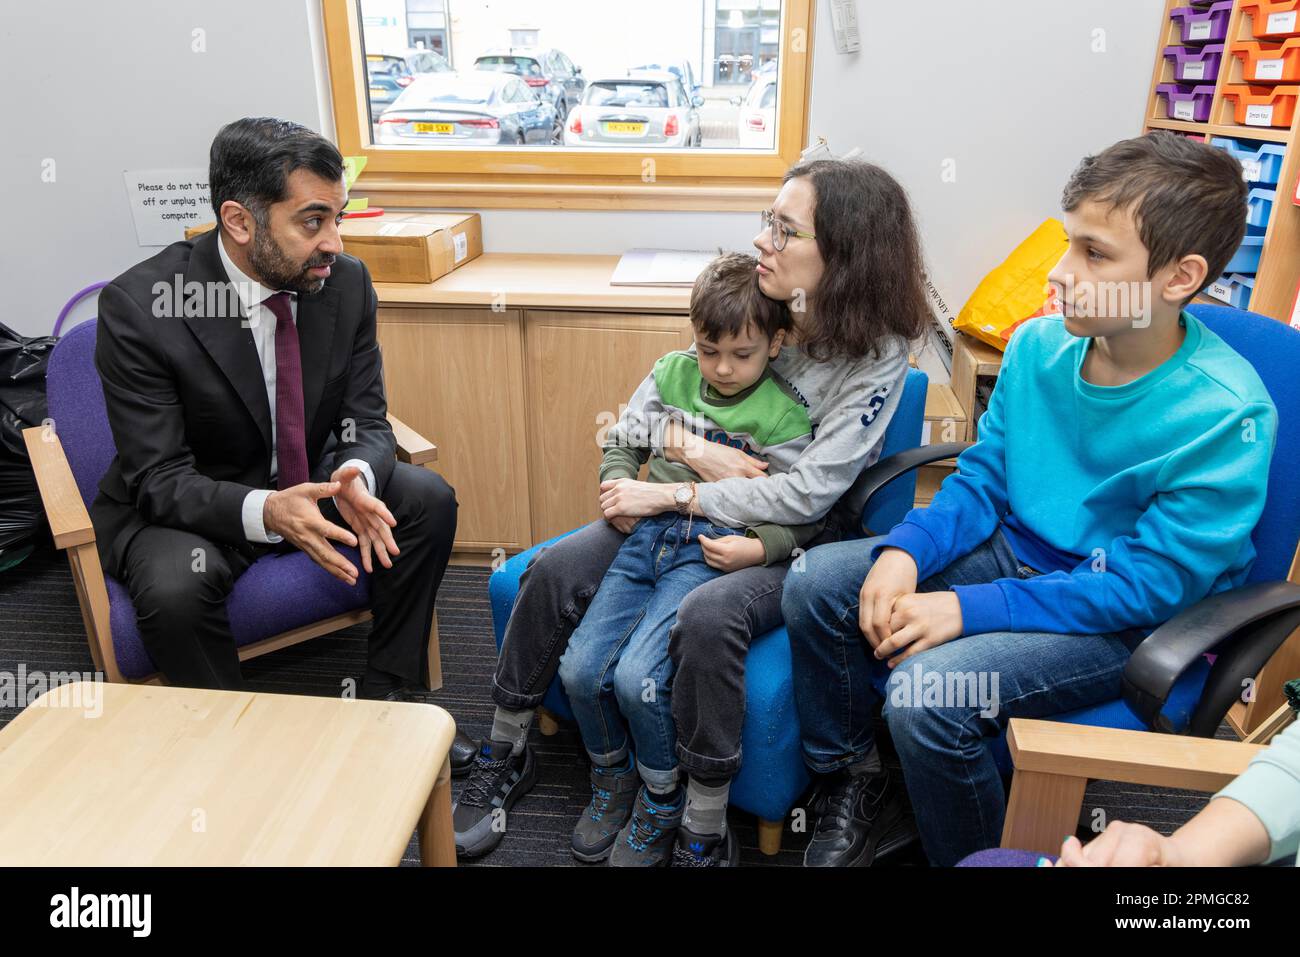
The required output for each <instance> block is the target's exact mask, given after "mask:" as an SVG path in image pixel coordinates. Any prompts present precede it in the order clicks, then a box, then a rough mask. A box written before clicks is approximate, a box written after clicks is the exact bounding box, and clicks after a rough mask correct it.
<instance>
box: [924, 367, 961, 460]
mask: <svg viewBox="0 0 1300 957" xmlns="http://www.w3.org/2000/svg"><path fill="white" fill-rule="evenodd" d="M965 441H966V413H965V411H964V410H963V409H962V407H961V404H960V403H959V402H958V401H957V397H956V396H955V395H954V394H953V391H952V387H951V386H947V385H944V384H943V383H942V382H931V383H930V387H929V389H928V390H927V391H926V394H925V422H924V423H923V424H922V426H921V444H922V445H942V444H945V443H948V442H965Z"/></svg>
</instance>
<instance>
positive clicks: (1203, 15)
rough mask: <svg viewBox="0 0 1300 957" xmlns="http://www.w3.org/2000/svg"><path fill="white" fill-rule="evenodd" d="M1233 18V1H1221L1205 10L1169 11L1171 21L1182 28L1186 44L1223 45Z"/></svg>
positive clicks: (1187, 8)
mask: <svg viewBox="0 0 1300 957" xmlns="http://www.w3.org/2000/svg"><path fill="white" fill-rule="evenodd" d="M1231 16H1232V0H1219V2H1218V3H1213V4H1211V5H1210V6H1208V7H1206V8H1205V9H1204V10H1201V9H1198V8H1197V7H1176V8H1174V9H1173V10H1170V11H1169V19H1170V20H1174V21H1177V22H1178V23H1179V25H1180V26H1181V27H1182V31H1183V42H1184V43H1222V42H1223V41H1224V40H1225V39H1227V36H1228V18H1229V17H1231Z"/></svg>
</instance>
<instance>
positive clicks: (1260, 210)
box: [1246, 189, 1277, 233]
mask: <svg viewBox="0 0 1300 957" xmlns="http://www.w3.org/2000/svg"><path fill="white" fill-rule="evenodd" d="M1276 202H1277V190H1275V189H1252V190H1251V191H1250V193H1249V194H1248V195H1247V198H1246V207H1247V210H1248V212H1247V213H1246V228H1247V229H1248V230H1250V231H1251V232H1255V233H1262V232H1264V230H1266V229H1268V220H1269V217H1270V216H1272V215H1273V204H1274V203H1276Z"/></svg>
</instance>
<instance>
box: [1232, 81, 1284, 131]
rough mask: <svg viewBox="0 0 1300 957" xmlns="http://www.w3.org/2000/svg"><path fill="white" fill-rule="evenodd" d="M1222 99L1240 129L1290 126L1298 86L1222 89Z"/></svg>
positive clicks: (1233, 87)
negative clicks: (1224, 100) (1243, 127)
mask: <svg viewBox="0 0 1300 957" xmlns="http://www.w3.org/2000/svg"><path fill="white" fill-rule="evenodd" d="M1223 96H1224V98H1225V99H1228V100H1232V102H1233V113H1234V115H1235V117H1236V120H1237V124H1238V125H1240V126H1278V127H1282V128H1286V127H1289V126H1290V125H1291V117H1292V116H1294V115H1295V103H1296V97H1298V96H1300V86H1272V87H1269V86H1234V85H1229V86H1225V87H1224V88H1223Z"/></svg>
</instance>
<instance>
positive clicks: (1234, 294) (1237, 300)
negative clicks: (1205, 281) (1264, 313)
mask: <svg viewBox="0 0 1300 957" xmlns="http://www.w3.org/2000/svg"><path fill="white" fill-rule="evenodd" d="M1254 291H1255V277H1254V276H1243V275H1242V274H1241V273H1232V274H1231V275H1224V276H1222V277H1221V278H1220V279H1219V280H1218V281H1217V282H1212V283H1210V285H1209V286H1207V287H1206V289H1205V294H1206V295H1207V296H1209V297H1210V298H1211V299H1217V300H1219V302H1224V303H1227V304H1228V305H1229V306H1232V307H1233V308H1235V309H1249V308H1250V296H1251V294H1252V293H1253V292H1254Z"/></svg>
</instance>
